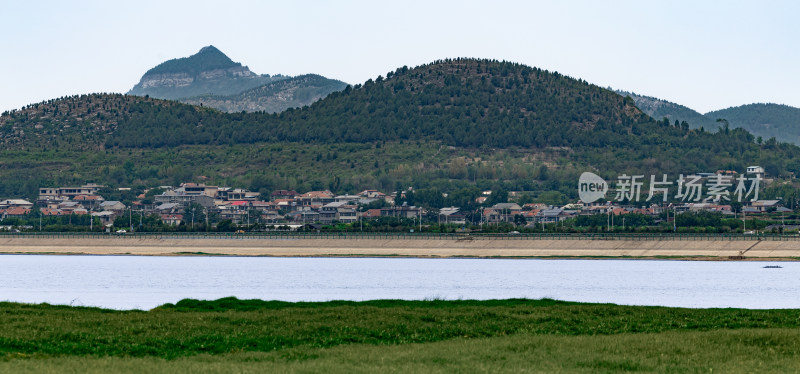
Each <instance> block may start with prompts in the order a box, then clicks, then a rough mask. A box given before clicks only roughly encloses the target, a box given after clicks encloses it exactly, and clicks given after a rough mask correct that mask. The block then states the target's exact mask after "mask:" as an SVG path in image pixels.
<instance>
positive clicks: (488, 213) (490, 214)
mask: <svg viewBox="0 0 800 374" xmlns="http://www.w3.org/2000/svg"><path fill="white" fill-rule="evenodd" d="M482 217H483V222H486V223H498V222H502V217H503V216H502V214H501V213H500V212H498V211H496V210H494V209H492V208H485V209H483V215H482Z"/></svg>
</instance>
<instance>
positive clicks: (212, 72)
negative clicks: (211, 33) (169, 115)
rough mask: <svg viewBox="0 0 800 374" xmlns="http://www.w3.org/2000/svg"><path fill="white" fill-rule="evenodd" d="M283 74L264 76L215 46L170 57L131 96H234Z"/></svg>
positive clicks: (160, 97) (131, 92)
mask: <svg viewBox="0 0 800 374" xmlns="http://www.w3.org/2000/svg"><path fill="white" fill-rule="evenodd" d="M282 78H283V77H281V76H278V77H274V78H273V77H270V76H261V75H257V74H255V73H253V72H252V71H250V69H248V68H247V66H242V64H240V63H238V62H233V61H231V59H230V58H228V56H226V55H225V54H224V53H222V52H220V50H219V49H217V48H215V47H214V46H208V47H203V48H202V49H201V50H200V51H199V52H197V53H196V54H194V55H192V56H190V57H184V58H178V59H173V60H169V61H166V62H163V63H161V64H159V65H158V66H156V67H154V68H152V69H150V70H148V71H147V72H146V73H145V74H144V75H143V76H142V79H141V80H140V81H139V83H138V84H136V86H134V87H133V88H132V89H131V90H130V91H128V94H129V95H138V96H145V95H149V96H151V97H155V98H159V99H170V100H175V99H181V98H185V97H191V96H199V95H208V94H216V95H231V94H236V93H239V92H242V91H244V90H248V89H251V88H254V87H258V86H261V85H264V84H267V83H270V82H272V81H274V80H279V79H282Z"/></svg>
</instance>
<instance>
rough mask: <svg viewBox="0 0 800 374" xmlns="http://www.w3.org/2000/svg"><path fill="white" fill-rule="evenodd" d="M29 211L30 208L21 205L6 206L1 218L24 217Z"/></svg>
mask: <svg viewBox="0 0 800 374" xmlns="http://www.w3.org/2000/svg"><path fill="white" fill-rule="evenodd" d="M30 213H31V210H30V209H28V208H23V207H13V208H7V209H5V210H4V211H3V219H5V218H7V217H17V218H19V217H25V216H27V215H28V214H30Z"/></svg>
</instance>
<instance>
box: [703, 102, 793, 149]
mask: <svg viewBox="0 0 800 374" xmlns="http://www.w3.org/2000/svg"><path fill="white" fill-rule="evenodd" d="M705 116H706V117H707V118H724V119H726V120H727V121H728V122H729V123H730V126H731V127H741V128H743V129H745V130H747V131H749V132H751V133H753V135H756V136H758V137H761V138H763V139H764V140H767V139H769V138H773V137H774V138H776V139H777V140H778V141H781V142H789V143H794V144H800V109H798V108H795V107H791V106H788V105H780V104H748V105H742V106H738V107H732V108H727V109H722V110H717V111H713V112H709V113H706V115H705Z"/></svg>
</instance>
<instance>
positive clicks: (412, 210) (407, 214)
mask: <svg viewBox="0 0 800 374" xmlns="http://www.w3.org/2000/svg"><path fill="white" fill-rule="evenodd" d="M421 215H422V209H421V208H419V207H416V206H413V205H412V206H407V205H403V206H392V207H386V208H381V216H388V217H402V218H418V217H420V216H421Z"/></svg>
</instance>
